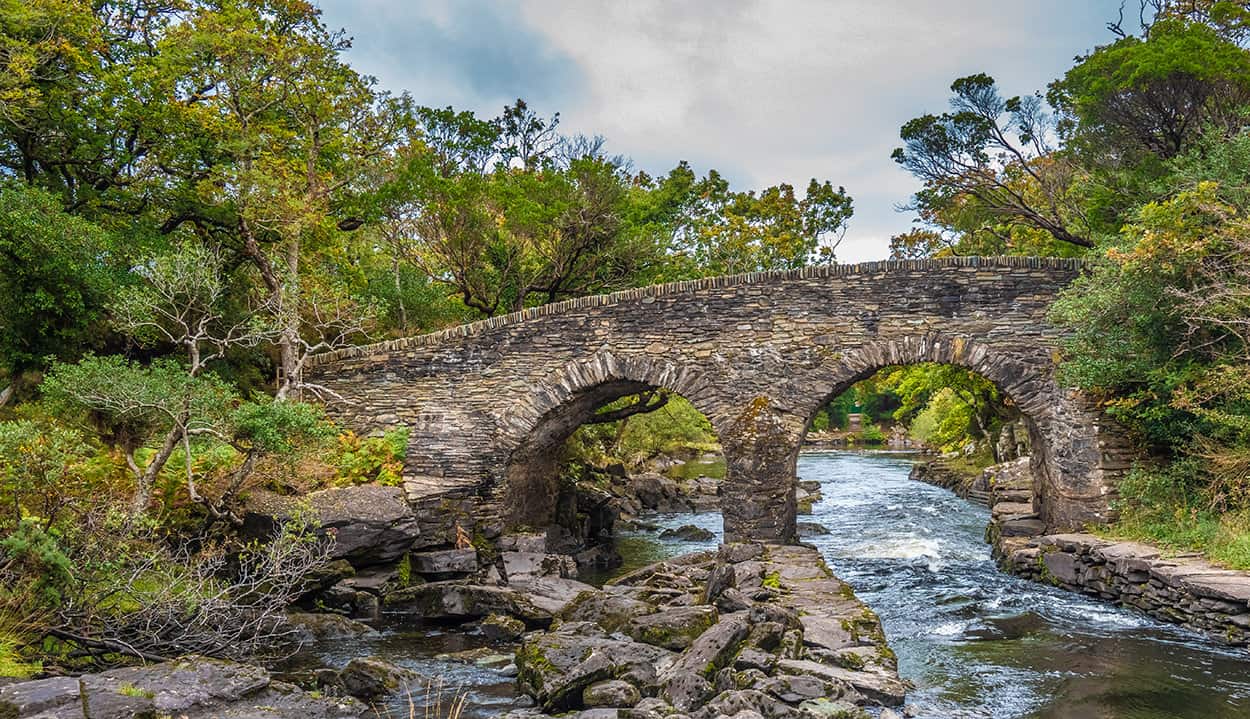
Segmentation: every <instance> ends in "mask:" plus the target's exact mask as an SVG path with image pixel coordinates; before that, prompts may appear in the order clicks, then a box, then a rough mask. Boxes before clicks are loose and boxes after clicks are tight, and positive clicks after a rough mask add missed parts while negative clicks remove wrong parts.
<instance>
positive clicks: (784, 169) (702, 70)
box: [324, 0, 1118, 261]
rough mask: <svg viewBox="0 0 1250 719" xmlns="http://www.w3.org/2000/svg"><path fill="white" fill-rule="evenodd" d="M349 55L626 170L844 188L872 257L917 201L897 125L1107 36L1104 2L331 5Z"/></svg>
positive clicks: (1019, 86)
mask: <svg viewBox="0 0 1250 719" xmlns="http://www.w3.org/2000/svg"><path fill="white" fill-rule="evenodd" d="M324 7H325V10H326V15H327V19H328V20H330V21H331V24H334V23H338V24H342V25H344V26H346V27H348V29H349V31H351V32H352V33H353V34H355V35H356V36H357V38H358V42H357V46H356V48H354V49H353V50H352V51H351V54H350V55H349V58H350V59H351V61H352V62H353V63H354V64H355V65H356V66H357V67H359V68H361V69H362V70H364V71H366V72H370V73H372V74H376V75H378V76H379V77H380V78H381V79H382V81H383V83H384V84H386V85H387V86H388V87H391V88H392V89H411V90H413V91H414V96H415V97H416V98H417V100H418V101H419V102H423V103H426V104H434V105H445V104H455V105H458V106H463V107H468V108H471V109H477V110H481V111H485V112H487V113H489V114H491V115H493V114H496V113H497V112H498V108H499V107H500V106H501V104H502V103H503V102H506V101H509V100H510V99H513V98H515V97H518V96H523V97H525V98H526V99H527V100H530V101H531V104H532V105H534V106H535V107H537V108H538V109H539V110H540V111H543V112H548V111H556V110H558V111H560V112H561V116H562V119H563V123H562V128H563V129H564V130H566V131H569V132H584V133H587V134H602V135H604V136H605V137H606V138H607V139H608V142H609V149H610V150H611V151H613V152H619V153H623V154H625V155H628V156H630V157H632V158H633V159H634V161H635V163H636V164H637V165H638V166H639V167H640V168H642V169H646V170H647V171H649V172H652V173H659V172H664V171H666V170H667V169H669V168H671V167H672V166H673V165H675V164H676V163H677V161H679V160H682V159H686V160H689V161H690V162H691V163H692V164H693V165H694V166H695V167H696V168H698V169H701V170H706V169H708V168H710V167H715V168H717V169H719V170H721V171H722V172H723V173H724V174H725V175H726V176H727V177H729V178H730V179H731V180H732V181H733V182H734V183H735V184H737V185H739V186H745V187H763V186H767V185H770V184H773V183H776V182H782V181H786V182H791V183H794V184H796V185H803V184H806V182H807V180H808V178H811V177H817V178H820V179H829V180H832V181H833V182H834V183H835V184H840V185H844V186H846V188H847V191H848V192H849V193H850V194H851V195H852V196H853V197H854V198H855V205H856V215H855V217H854V218H853V219H852V221H851V228H850V232H849V233H848V235H847V239H846V241H845V242H844V243H843V246H842V250H841V252H840V256H841V257H842V259H844V260H847V261H858V260H864V259H875V258H881V257H884V256H885V255H886V254H887V253H888V238H889V236H890V235H891V234H893V233H895V232H900V231H903V230H906V229H907V227H908V226H909V225H910V219H911V218H910V217H908V216H907V215H906V214H900V213H897V212H896V211H895V207H896V206H897V205H899V204H901V203H904V202H906V201H907V199H908V197H909V196H910V194H911V193H912V192H913V191H914V190H915V189H916V187H917V185H916V183H915V182H914V180H913V179H912V178H911V177H910V176H908V175H907V174H906V173H905V172H903V171H902V170H900V169H898V168H897V167H896V166H895V165H894V163H893V162H892V161H891V160H890V157H889V154H890V151H891V150H892V149H893V148H894V147H895V146H896V145H897V144H898V128H899V127H900V126H901V125H902V124H903V123H904V122H906V121H907V120H909V119H911V118H912V117H916V116H918V115H920V114H923V113H925V112H934V111H941V110H944V109H945V108H946V103H947V98H948V96H949V86H950V83H951V81H952V80H953V79H955V78H956V77H959V76H962V75H967V74H971V73H974V72H988V73H990V74H991V75H993V76H994V77H996V78H997V79H998V80H999V82H1000V85H1001V86H1002V87H1003V90H1004V92H1006V93H1010V94H1018V93H1028V92H1032V91H1034V90H1037V89H1042V88H1044V86H1045V84H1046V83H1047V82H1049V81H1050V80H1051V79H1053V78H1055V77H1057V76H1058V75H1060V74H1061V73H1062V72H1063V70H1064V69H1066V68H1067V67H1068V66H1070V65H1071V61H1072V58H1073V56H1074V55H1077V54H1079V53H1081V52H1084V51H1086V50H1088V49H1090V48H1092V47H1093V46H1094V45H1095V44H1097V43H1099V42H1107V41H1109V39H1110V37H1109V35H1108V34H1107V32H1106V31H1105V29H1104V27H1103V22H1104V21H1105V20H1107V19H1109V18H1111V17H1114V14H1115V8H1116V7H1118V3H1117V2H1115V0H1096V1H1091V0H1052V2H1049V3H1003V2H1000V1H999V0H965V1H964V2H960V3H937V2H927V1H924V0H875V1H872V0H855V1H851V0H699V1H695V0H690V1H687V2H682V3H674V2H669V1H668V0H630V2H620V1H619V0H615V1H609V0H580V1H579V2H569V1H568V0H526V1H524V2H508V1H506V0H493V1H492V0H471V1H470V2H462V1H457V0H447V1H446V2H422V3H417V4H415V5H414V4H411V3H408V2H404V1H403V0H390V1H389V2H388V1H386V0H369V1H368V2H366V3H363V4H362V3H358V2H350V3H349V2H347V1H346V0H339V1H336V2H327V3H325V5H324Z"/></svg>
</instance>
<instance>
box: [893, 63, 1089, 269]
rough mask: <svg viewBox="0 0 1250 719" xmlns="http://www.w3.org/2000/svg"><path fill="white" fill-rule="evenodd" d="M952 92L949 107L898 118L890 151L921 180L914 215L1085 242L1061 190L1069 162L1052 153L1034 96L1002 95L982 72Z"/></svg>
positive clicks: (1077, 213) (1047, 125) (1069, 175)
mask: <svg viewBox="0 0 1250 719" xmlns="http://www.w3.org/2000/svg"><path fill="white" fill-rule="evenodd" d="M951 91H952V92H953V93H954V96H953V97H952V98H951V112H948V113H943V114H942V115H924V116H921V117H918V118H915V119H914V120H911V121H909V122H908V123H907V124H905V125H903V127H902V130H901V131H900V133H899V134H900V136H901V137H902V140H903V143H904V145H903V147H900V148H897V149H895V150H894V152H893V155H892V156H893V158H894V161H895V162H897V163H898V164H900V165H902V166H903V168H905V169H906V170H907V171H908V172H910V173H912V174H913V175H915V176H916V177H917V178H918V179H920V180H921V181H922V182H923V183H924V188H923V189H922V190H921V191H920V192H919V193H917V194H916V197H915V198H914V207H915V209H917V210H919V211H920V213H921V218H922V219H924V220H927V221H929V222H930V223H932V224H937V225H947V226H952V225H953V226H954V228H955V229H956V230H959V231H963V232H965V233H966V232H969V231H975V230H982V229H983V230H985V231H986V232H987V233H989V234H991V235H992V236H996V237H998V238H1000V239H1006V238H1007V237H1009V236H1010V235H1011V234H1012V233H1013V232H1016V231H1018V230H1019V229H1024V230H1026V231H1027V230H1034V231H1040V232H1044V233H1046V234H1048V235H1049V236H1050V237H1052V238H1053V239H1054V240H1055V241H1056V242H1058V243H1060V244H1068V245H1075V246H1077V247H1082V248H1084V247H1092V246H1093V244H1094V243H1093V240H1092V239H1090V237H1089V234H1088V228H1087V227H1086V226H1085V221H1084V217H1083V212H1082V209H1081V207H1080V205H1079V204H1078V203H1076V202H1074V201H1073V198H1072V197H1071V196H1070V194H1069V192H1068V189H1069V187H1070V186H1071V183H1072V180H1073V174H1074V168H1073V167H1072V166H1071V165H1070V164H1069V163H1067V162H1066V161H1064V160H1063V159H1062V158H1061V157H1058V156H1056V155H1055V148H1054V147H1053V145H1052V144H1051V136H1052V130H1053V124H1052V123H1053V120H1052V118H1051V117H1050V115H1049V114H1048V113H1047V112H1046V110H1045V107H1044V105H1043V103H1042V100H1041V98H1040V97H1037V96H1025V97H1019V96H1017V97H1010V98H1004V97H1002V95H1000V94H999V92H998V88H997V85H996V84H995V82H994V79H993V78H991V77H990V76H988V75H985V74H978V75H970V76H968V77H963V78H960V79H958V80H956V81H955V82H954V83H953V84H952V85H951ZM944 215H945V216H944ZM955 217H957V218H958V219H955Z"/></svg>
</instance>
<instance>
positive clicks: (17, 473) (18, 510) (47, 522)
mask: <svg viewBox="0 0 1250 719" xmlns="http://www.w3.org/2000/svg"><path fill="white" fill-rule="evenodd" d="M91 454H92V449H91V446H90V445H89V444H88V443H87V441H86V438H85V437H83V436H82V434H80V433H78V432H76V431H74V430H72V429H69V428H67V427H63V426H58V425H55V424H52V423H49V422H35V421H32V420H18V421H13V422H0V459H3V464H0V506H5V507H11V508H12V514H11V515H9V514H7V513H6V514H0V528H3V529H5V530H12V529H13V528H14V526H13V525H14V523H16V524H17V525H21V524H22V523H23V522H24V521H25V520H26V519H28V518H29V519H30V520H31V521H33V522H36V523H37V524H41V525H42V526H43V528H44V529H47V528H49V527H51V526H52V525H53V524H55V523H56V522H57V520H58V519H60V515H61V513H62V511H63V510H64V509H65V505H66V504H69V503H73V502H75V501H78V500H79V499H81V497H82V488H83V485H85V484H86V482H85V477H86V476H87V475H88V472H87V469H86V467H85V466H84V465H85V464H86V461H87V459H88V458H89V457H90V456H91Z"/></svg>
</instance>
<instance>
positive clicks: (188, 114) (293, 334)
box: [152, 0, 409, 396]
mask: <svg viewBox="0 0 1250 719" xmlns="http://www.w3.org/2000/svg"><path fill="white" fill-rule="evenodd" d="M347 47H348V42H347V41H346V39H345V38H344V37H343V35H342V34H341V33H336V32H331V31H330V30H328V29H327V28H326V27H325V26H324V24H323V23H322V22H321V20H320V13H319V11H318V10H317V9H316V8H315V7H313V6H312V5H311V4H309V3H305V2H301V1H298V0H295V1H292V2H280V1H278V0H273V1H267V0H220V1H214V2H205V3H200V4H197V5H195V6H194V7H193V8H192V12H191V13H190V14H189V16H188V17H187V18H186V20H185V22H181V23H179V24H176V25H174V26H172V27H171V28H169V30H168V32H167V33H165V35H164V36H163V38H162V39H161V42H160V49H159V53H158V56H157V58H156V59H155V60H154V61H153V62H154V65H153V70H152V72H153V73H154V74H155V75H157V76H159V77H161V78H165V82H166V86H165V88H166V91H167V92H168V93H169V94H170V95H171V96H173V97H174V98H176V100H177V101H176V102H173V103H169V104H167V105H166V106H165V115H164V121H165V123H166V125H167V127H168V128H169V129H170V131H171V132H172V133H173V134H174V135H175V139H174V140H173V141H171V142H169V143H168V144H167V145H166V147H165V154H164V155H162V157H161V158H160V160H158V162H161V163H162V166H166V167H170V168H173V170H174V171H173V172H172V173H171V174H172V175H173V177H172V178H171V180H172V184H173V187H174V189H173V191H172V195H173V196H172V197H170V198H169V200H168V202H169V203H170V204H171V205H173V206H176V207H179V208H181V209H182V211H181V212H180V213H179V214H177V215H176V216H174V217H173V218H172V219H171V220H170V221H169V222H167V223H165V224H164V225H162V230H163V231H165V232H173V231H175V230H176V229H178V228H179V227H181V226H183V225H188V226H190V227H192V228H193V229H194V230H195V231H196V232H197V233H199V234H201V235H202V236H205V238H206V239H214V240H215V241H216V242H218V243H219V244H221V245H222V246H223V247H228V248H233V249H236V250H237V251H238V252H239V253H240V254H241V255H242V256H243V257H245V258H246V259H247V261H248V262H249V263H250V264H251V265H252V266H253V267H254V268H255V270H256V272H257V274H258V276H259V280H260V282H261V284H262V285H263V287H264V288H265V291H266V292H267V294H268V302H269V304H270V306H271V307H272V309H273V311H274V313H275V315H276V316H277V317H279V318H281V320H282V322H283V324H282V326H281V328H280V331H279V334H278V337H277V340H276V345H277V350H278V362H277V365H278V372H277V382H276V384H277V386H278V390H277V391H278V394H280V395H281V396H287V395H290V394H292V393H295V392H297V391H298V390H299V389H300V387H301V385H302V376H301V372H300V368H301V365H302V359H301V358H302V357H303V356H304V355H306V353H307V351H308V348H309V346H317V345H319V344H320V343H321V342H322V339H323V338H321V337H312V338H310V337H308V336H307V334H306V332H305V330H306V329H308V328H306V327H305V326H304V325H303V324H302V323H301V320H302V319H304V318H308V317H311V316H313V312H312V310H313V309H315V308H314V307H312V306H310V305H309V304H308V302H309V300H311V299H312V298H313V297H316V298H317V299H324V296H325V292H326V291H327V290H328V289H329V288H330V286H329V285H325V284H323V285H322V286H321V287H318V288H317V289H316V291H312V290H310V288H309V287H308V285H309V284H310V282H311V280H310V279H309V278H310V276H315V274H316V273H318V272H320V271H322V270H323V269H324V268H325V267H327V266H332V265H333V264H334V259H335V258H333V257H324V258H322V259H319V260H317V261H313V258H316V257H319V256H322V255H333V254H334V252H335V250H336V248H337V247H338V246H339V243H340V242H342V241H343V233H345V232H350V231H353V230H355V229H357V228H359V227H360V226H361V224H363V222H364V217H363V215H364V214H366V213H365V210H367V209H368V206H369V204H370V200H369V193H370V190H371V189H372V186H371V184H370V181H371V178H375V177H378V176H379V175H380V174H381V172H380V171H379V170H378V169H377V168H378V165H380V164H382V163H386V162H388V161H389V160H390V157H391V150H392V149H393V148H394V146H395V145H396V144H397V143H398V142H399V141H400V140H401V139H402V138H403V137H405V133H406V130H407V127H408V125H407V123H408V117H409V115H408V112H407V109H406V107H407V101H406V100H405V99H403V98H399V99H395V98H391V97H389V96H387V95H385V94H382V93H379V92H377V91H376V90H375V89H374V86H373V80H372V79H371V78H366V77H363V76H361V75H359V74H358V73H356V72H355V71H353V70H352V69H351V68H350V67H348V66H347V65H346V64H344V63H343V62H342V60H341V58H340V55H341V53H342V52H343V51H344V50H345V49H346V48H347ZM323 262H324V263H328V264H323ZM310 265H311V266H310ZM341 319H342V318H341V317H336V318H335V320H333V321H331V322H330V324H333V325H338V324H341V323H340V322H339V320H341ZM312 334H314V335H317V334H319V332H317V331H316V330H315V329H314V331H313V332H312Z"/></svg>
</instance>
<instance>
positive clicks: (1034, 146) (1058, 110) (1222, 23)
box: [892, 0, 1250, 568]
mask: <svg viewBox="0 0 1250 719" xmlns="http://www.w3.org/2000/svg"><path fill="white" fill-rule="evenodd" d="M1132 4H1134V3H1130V5H1132ZM1142 8H1143V13H1142V17H1143V18H1145V19H1146V20H1147V22H1146V23H1144V26H1143V27H1142V28H1141V30H1140V32H1139V33H1133V32H1131V31H1130V30H1129V28H1127V27H1126V26H1125V25H1124V23H1122V22H1121V23H1113V24H1112V25H1111V28H1112V30H1113V31H1114V32H1116V33H1117V35H1118V36H1119V37H1118V39H1116V40H1115V41H1114V42H1112V43H1109V44H1107V45H1105V46H1102V47H1099V48H1097V49H1095V50H1094V51H1092V52H1091V53H1089V54H1088V55H1086V56H1084V57H1081V58H1078V60H1077V61H1076V64H1075V65H1074V66H1073V67H1072V68H1071V69H1070V70H1069V71H1067V72H1066V73H1065V74H1064V76H1063V77H1061V78H1059V79H1057V80H1056V81H1055V82H1053V83H1052V84H1051V85H1050V87H1049V88H1048V89H1047V91H1046V93H1045V95H1044V96H1043V95H1042V94H1040V93H1039V94H1035V95H1024V96H1020V97H1004V96H1002V95H1001V94H1000V91H999V89H998V87H997V85H996V83H995V82H994V81H993V80H992V79H991V78H990V77H988V76H985V75H976V76H971V77H967V78H963V79H960V80H958V81H956V82H955V83H954V84H953V85H952V91H953V93H954V94H953V97H952V100H951V111H950V112H947V113H944V114H941V115H926V116H924V117H921V118H917V119H916V120H913V121H912V122H910V123H908V124H907V125H906V126H904V127H903V129H902V138H903V140H904V146H903V147H902V148H900V149H899V150H898V151H896V153H895V159H896V161H898V162H899V163H900V164H901V165H902V166H904V167H905V168H907V169H908V170H910V171H911V172H912V173H913V174H915V175H916V176H917V177H918V178H920V179H921V180H922V181H923V182H924V189H922V190H921V191H920V192H919V193H917V195H916V196H915V198H914V202H913V208H914V209H915V210H916V212H917V214H918V217H919V222H918V224H917V226H916V227H915V228H914V229H913V230H912V231H910V232H908V233H905V234H901V235H899V236H897V237H895V238H894V239H893V240H892V247H893V253H894V255H895V256H896V257H917V256H943V255H952V254H1000V253H1005V254H1046V255H1060V256H1071V255H1077V256H1082V257H1085V258H1087V259H1088V260H1090V261H1091V263H1093V269H1092V271H1091V272H1090V273H1088V275H1087V276H1085V277H1084V278H1082V279H1081V280H1079V281H1078V282H1077V283H1075V284H1074V285H1073V286H1072V287H1071V288H1070V289H1069V290H1068V291H1067V292H1066V293H1065V295H1064V297H1063V298H1062V299H1061V300H1060V301H1059V302H1058V303H1057V304H1056V306H1055V308H1054V311H1053V319H1054V321H1055V322H1057V323H1059V324H1060V325H1062V326H1064V327H1066V328H1068V329H1069V330H1070V331H1071V339H1070V340H1069V341H1068V343H1067V345H1066V347H1065V351H1064V354H1063V357H1062V366H1061V367H1062V369H1061V375H1062V379H1063V380H1064V381H1065V382H1066V383H1068V384H1070V385H1072V386H1076V387H1079V388H1081V389H1083V390H1085V391H1087V392H1089V393H1091V394H1092V395H1093V396H1094V397H1096V398H1097V399H1098V400H1099V402H1100V403H1101V405H1102V407H1103V408H1104V409H1105V410H1106V411H1107V412H1108V413H1109V414H1110V415H1111V416H1112V417H1114V418H1115V419H1117V420H1118V421H1120V422H1121V423H1123V424H1124V425H1125V426H1126V427H1128V428H1129V429H1130V430H1132V432H1133V434H1134V435H1135V436H1136V437H1137V438H1138V439H1139V440H1140V442H1141V443H1142V446H1143V448H1144V449H1145V456H1143V458H1142V460H1141V461H1140V462H1139V463H1138V465H1137V467H1136V468H1135V469H1134V470H1133V472H1132V473H1131V474H1130V475H1129V477H1128V479H1127V480H1126V481H1125V482H1123V483H1122V484H1121V486H1120V487H1119V492H1120V499H1119V503H1118V508H1119V510H1120V517H1121V518H1120V521H1119V522H1118V523H1117V524H1115V525H1113V526H1112V527H1110V528H1108V529H1107V530H1106V531H1110V532H1113V533H1116V534H1119V535H1123V536H1128V537H1136V538H1141V539H1147V540H1151V541H1155V542H1159V543H1163V544H1166V545H1170V546H1174V547H1177V548H1188V549H1200V550H1204V551H1206V552H1208V553H1209V554H1210V555H1211V556H1212V557H1213V558H1215V559H1217V560H1219V561H1223V562H1225V563H1227V564H1229V565H1231V566H1236V567H1243V568H1250V551H1247V550H1248V549H1250V533H1248V531H1247V530H1248V528H1250V491H1248V490H1250V462H1248V459H1250V383H1248V382H1247V378H1250V234H1248V233H1250V226H1248V225H1247V211H1248V210H1250V205H1248V204H1247V201H1248V200H1250V162H1248V160H1250V130H1248V129H1247V128H1248V127H1250V51H1247V48H1246V44H1247V39H1248V36H1247V28H1248V27H1250V24H1248V21H1250V12H1248V11H1247V8H1246V5H1245V4H1244V3H1240V2H1223V1H1214V2H1213V1H1210V0H1207V1H1204V2H1186V3H1173V2H1143V3H1142Z"/></svg>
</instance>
